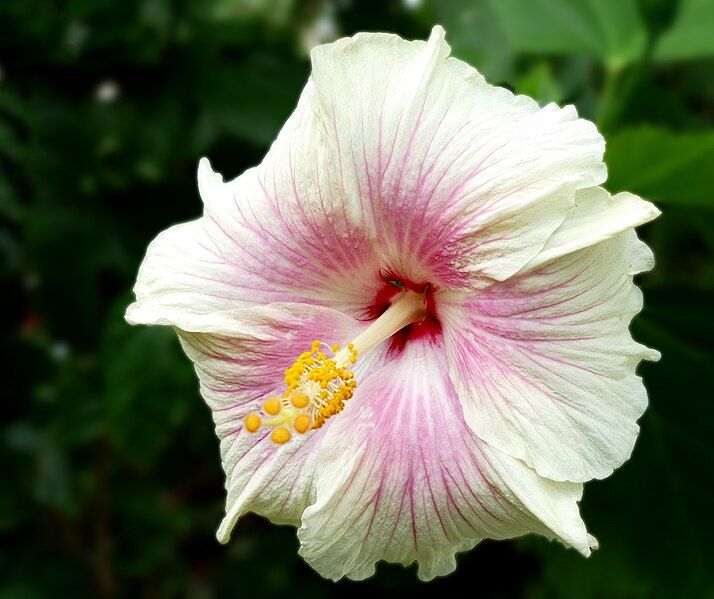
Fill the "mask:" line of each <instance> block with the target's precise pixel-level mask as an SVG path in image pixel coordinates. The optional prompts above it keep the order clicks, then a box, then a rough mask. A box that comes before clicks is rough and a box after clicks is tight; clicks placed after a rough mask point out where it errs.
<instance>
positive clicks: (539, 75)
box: [516, 62, 563, 106]
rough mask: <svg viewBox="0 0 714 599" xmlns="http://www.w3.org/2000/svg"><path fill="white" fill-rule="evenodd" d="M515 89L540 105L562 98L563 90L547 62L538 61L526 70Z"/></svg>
mask: <svg viewBox="0 0 714 599" xmlns="http://www.w3.org/2000/svg"><path fill="white" fill-rule="evenodd" d="M516 91H517V92H518V93H519V94H525V95H526V96H530V97H531V98H533V99H535V100H537V101H538V103H539V104H540V105H541V106H542V105H544V104H547V103H548V102H560V101H561V100H562V99H563V90H562V89H561V88H560V85H558V82H557V81H556V79H555V77H554V76H553V70H552V69H551V68H550V65H549V64H548V63H547V62H539V63H537V64H536V65H534V66H533V67H532V68H531V69H530V70H528V71H527V72H526V74H525V75H524V76H523V77H521V79H520V80H519V81H518V83H517V85H516Z"/></svg>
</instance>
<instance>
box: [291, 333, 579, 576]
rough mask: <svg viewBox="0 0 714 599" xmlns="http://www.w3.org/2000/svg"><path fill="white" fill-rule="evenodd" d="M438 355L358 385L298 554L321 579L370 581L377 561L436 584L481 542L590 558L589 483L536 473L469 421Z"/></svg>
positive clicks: (399, 363) (337, 422)
mask: <svg viewBox="0 0 714 599" xmlns="http://www.w3.org/2000/svg"><path fill="white" fill-rule="evenodd" d="M442 352H443V350H442V348H440V347H436V346H432V345H429V344H426V343H412V344H408V345H407V347H406V349H405V351H404V352H402V353H401V354H399V356H398V357H397V358H396V359H394V360H393V361H391V362H389V363H388V364H387V365H386V366H384V367H383V368H382V369H381V370H379V371H377V372H375V373H374V374H372V375H371V376H370V377H369V378H368V379H367V380H366V381H363V382H362V383H361V385H360V387H358V390H357V392H356V394H355V396H354V397H353V398H352V400H351V401H350V404H349V405H348V406H347V407H346V408H345V410H344V412H343V413H341V414H339V415H338V416H336V417H334V418H333V420H334V423H333V424H332V426H331V427H330V430H329V431H328V433H327V434H326V436H325V438H324V439H323V441H322V444H321V447H320V449H319V450H318V454H319V457H318V466H317V474H316V476H317V480H316V497H315V503H314V504H313V505H311V506H310V507H308V508H307V510H306V511H305V513H304V514H303V518H302V526H301V527H300V529H299V531H298V537H299V539H300V542H301V548H300V554H301V555H302V556H303V557H304V558H305V560H306V561H307V562H308V563H309V564H310V565H311V566H312V567H313V568H315V569H316V570H317V571H318V572H319V573H320V574H321V575H322V576H325V577H327V578H331V579H334V580H338V579H340V578H342V577H343V576H347V577H349V578H352V579H357V580H359V579H363V578H366V577H368V576H371V575H372V574H373V573H374V570H375V563H376V562H377V561H380V560H386V561H389V562H396V563H401V564H405V565H407V564H410V563H412V562H413V561H417V562H418V564H419V577H420V578H421V579H424V580H429V579H431V578H434V577H435V576H442V575H445V574H448V573H450V572H451V571H453V570H454V568H455V567H456V561H455V558H454V554H455V553H456V552H459V551H464V550H466V549H470V548H471V547H473V546H474V545H476V544H477V543H478V542H479V541H481V540H482V539H484V538H496V539H503V538H510V537H515V536H519V535H523V534H526V533H529V532H536V533H539V534H542V535H545V536H547V537H551V538H552V537H557V538H559V539H560V540H561V541H562V542H564V543H565V544H566V545H568V546H573V547H576V548H577V549H578V550H579V551H581V552H582V553H583V554H585V555H588V554H589V553H590V548H589V539H588V535H587V533H586V531H585V527H584V525H583V523H582V521H581V519H580V516H579V513H578V508H577V501H578V500H579V499H580V496H581V492H582V488H581V485H578V484H572V483H557V482H553V481H550V480H546V479H544V478H541V477H539V476H538V475H537V474H536V473H535V472H534V471H533V470H531V469H530V468H528V467H527V466H526V465H525V464H523V463H522V462H520V461H518V460H515V459H513V458H511V457H509V456H507V455H505V454H503V453H501V452H499V451H498V450H496V449H494V448H492V447H490V446H489V445H487V444H486V443H484V442H483V441H481V440H480V439H479V438H478V437H476V436H475V435H474V434H473V433H472V432H471V431H470V430H469V428H468V427H467V426H466V424H465V422H464V420H463V417H462V415H461V408H460V405H459V402H458V399H457V397H456V395H455V391H454V388H453V386H452V385H451V383H450V381H449V378H448V375H447V373H446V366H445V364H444V361H443V357H442V356H441V353H442Z"/></svg>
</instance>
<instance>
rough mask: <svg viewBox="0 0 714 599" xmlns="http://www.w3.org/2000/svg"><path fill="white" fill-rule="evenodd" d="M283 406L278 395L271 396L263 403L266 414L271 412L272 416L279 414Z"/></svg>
mask: <svg viewBox="0 0 714 599" xmlns="http://www.w3.org/2000/svg"><path fill="white" fill-rule="evenodd" d="M282 407H283V406H282V404H281V403H280V400H279V399H278V398H277V397H271V398H270V399H267V400H265V403H264V404H263V410H264V411H265V413H266V414H270V415H271V416H275V415H276V414H279V413H280V409H281V408H282Z"/></svg>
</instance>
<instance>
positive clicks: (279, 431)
mask: <svg viewBox="0 0 714 599" xmlns="http://www.w3.org/2000/svg"><path fill="white" fill-rule="evenodd" d="M291 436H292V435H291V434H290V431H289V430H288V429H286V428H285V427H284V426H281V427H278V428H276V429H275V430H274V431H273V433H272V434H271V435H270V439H271V440H272V442H273V443H277V444H278V445H282V444H283V443H287V442H288V441H290V437H291Z"/></svg>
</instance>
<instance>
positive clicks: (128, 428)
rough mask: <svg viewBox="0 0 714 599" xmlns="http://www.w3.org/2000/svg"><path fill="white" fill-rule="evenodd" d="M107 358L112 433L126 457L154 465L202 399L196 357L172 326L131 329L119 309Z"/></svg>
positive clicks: (111, 328)
mask: <svg viewBox="0 0 714 599" xmlns="http://www.w3.org/2000/svg"><path fill="white" fill-rule="evenodd" d="M122 311H123V310H122ZM147 356H151V359H150V360H148V359H147ZM103 358H104V359H103V360H102V367H103V370H104V372H103V375H104V389H105V400H106V404H105V408H106V418H107V422H106V424H107V428H108V431H109V435H110V437H111V439H112V441H113V442H114V444H115V446H116V448H117V449H118V450H119V451H120V452H121V453H122V455H123V456H124V457H125V458H126V459H128V460H129V461H131V462H132V463H134V464H136V465H138V466H140V467H143V468H149V467H151V466H153V465H154V463H155V461H156V460H157V459H158V458H159V456H160V455H161V453H162V451H164V450H165V449H166V447H167V446H168V445H169V443H171V442H172V440H173V434H174V433H175V432H176V430H177V429H178V427H179V426H180V425H181V424H182V423H183V422H184V420H185V419H186V417H187V415H188V413H189V411H190V406H191V403H192V402H200V399H199V397H198V391H197V386H198V385H197V383H196V381H195V377H194V376H193V371H192V368H191V365H190V361H189V360H188V359H187V358H186V357H185V356H184V355H183V353H182V352H181V350H180V348H179V344H178V341H177V340H176V335H175V333H174V331H173V330H172V329H170V328H164V327H151V328H148V327H139V328H134V327H129V325H127V324H126V323H124V322H123V319H122V318H121V316H120V311H119V310H117V311H114V312H113V314H112V316H111V317H110V320H109V325H108V327H107V333H106V336H105V346H104V348H103ZM206 417H208V416H207V415H206Z"/></svg>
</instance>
